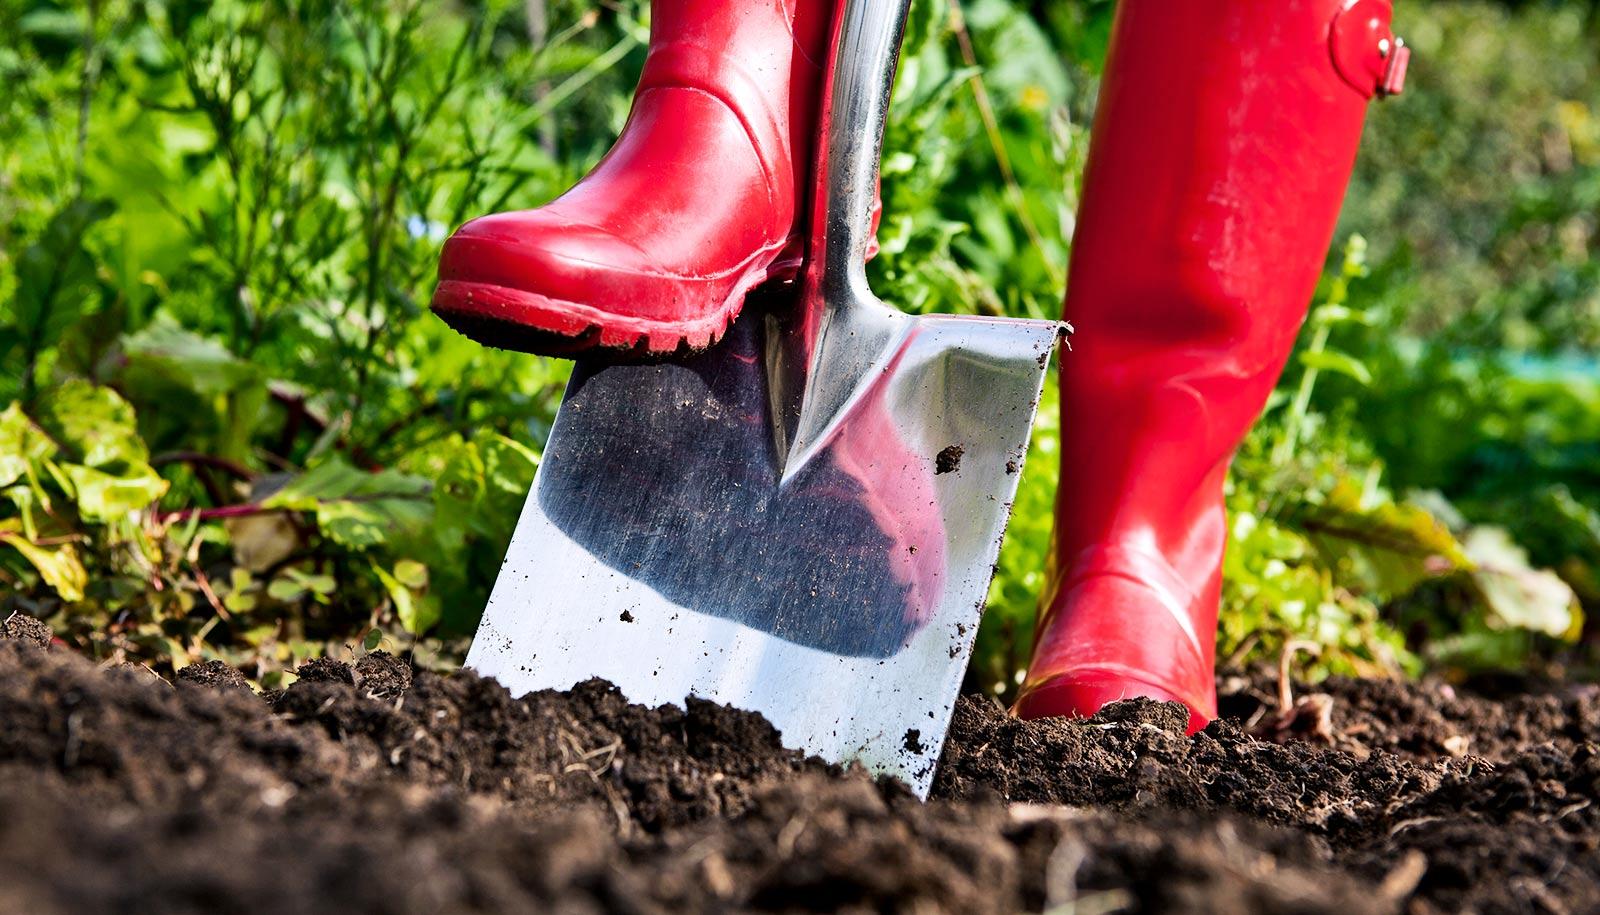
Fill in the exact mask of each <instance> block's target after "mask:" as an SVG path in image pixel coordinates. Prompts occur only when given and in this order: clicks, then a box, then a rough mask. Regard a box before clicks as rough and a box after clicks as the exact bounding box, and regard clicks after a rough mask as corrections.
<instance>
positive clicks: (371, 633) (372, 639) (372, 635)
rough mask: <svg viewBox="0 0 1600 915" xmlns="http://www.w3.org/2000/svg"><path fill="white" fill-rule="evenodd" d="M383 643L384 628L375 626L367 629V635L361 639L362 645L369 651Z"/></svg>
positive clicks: (374, 649)
mask: <svg viewBox="0 0 1600 915" xmlns="http://www.w3.org/2000/svg"><path fill="white" fill-rule="evenodd" d="M382 644H383V630H382V629H379V628H378V627H376V626H374V627H372V628H371V629H368V630H367V637H366V638H364V639H362V640H361V647H362V648H365V649H366V650H368V651H376V650H377V649H378V646H379V645H382Z"/></svg>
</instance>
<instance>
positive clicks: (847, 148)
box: [811, 0, 911, 298]
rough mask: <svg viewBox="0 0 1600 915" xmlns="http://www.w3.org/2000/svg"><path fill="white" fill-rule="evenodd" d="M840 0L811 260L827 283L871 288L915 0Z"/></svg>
mask: <svg viewBox="0 0 1600 915" xmlns="http://www.w3.org/2000/svg"><path fill="white" fill-rule="evenodd" d="M839 6H840V7H841V8H840V9H837V10H836V11H835V13H834V42H833V47H834V52H833V66H832V67H830V68H829V71H828V77H827V82H826V84H825V86H824V91H823V96H822V98H823V102H822V116H821V119H820V123H821V136H822V138H823V142H822V143H821V144H820V147H819V149H818V154H817V163H816V165H817V168H816V174H817V187H816V193H814V194H813V195H812V200H813V207H814V210H813V212H812V214H811V233H812V234H811V262H812V269H813V270H819V271H820V276H819V277H818V279H820V280H821V282H820V283H819V285H820V286H821V287H822V288H823V289H827V288H829V287H836V285H837V284H838V283H840V282H841V281H843V282H845V283H849V284H852V285H853V284H854V281H858V282H859V283H860V284H861V285H860V287H859V288H863V289H864V288H865V283H866V267H865V263H866V258H867V247H868V245H869V244H870V242H871V239H872V205H873V201H874V199H875V198H876V196H877V185H878V165H879V159H880V157H881V156H882V155H883V130H884V125H885V123H886V122H887V120H888V115H889V96H890V95H891V93H892V92H893V91H894V77H895V70H896V68H897V67H898V66H899V62H900V38H901V35H902V33H903V32H904V31H905V24H906V12H907V10H908V9H909V8H910V6H911V2H910V0H840V4H839ZM829 298H831V297H829Z"/></svg>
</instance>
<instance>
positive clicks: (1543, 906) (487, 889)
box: [0, 617, 1600, 915]
mask: <svg viewBox="0 0 1600 915" xmlns="http://www.w3.org/2000/svg"><path fill="white" fill-rule="evenodd" d="M1221 686H1222V688H1223V702H1222V705H1223V715H1224V717H1223V719H1221V720H1219V721H1217V722H1214V723H1213V724H1212V725H1211V726H1210V727H1208V728H1206V729H1205V730H1204V731H1202V732H1200V733H1199V734H1196V735H1194V736H1193V737H1186V736H1184V724H1185V720H1186V715H1185V713H1184V712H1183V710H1182V709H1181V708H1180V707H1178V706H1176V705H1162V704H1160V703H1155V702H1150V701H1146V700H1134V701H1129V702H1121V703H1116V704H1114V705H1112V706H1109V707H1108V708H1106V709H1105V710H1104V711H1103V712H1101V714H1099V715H1097V716H1095V717H1094V718H1091V719H1086V720H1051V721H1038V722H1022V721H1018V720H1016V719H1014V718H1012V717H1010V716H1008V715H1007V714H1006V713H1005V711H1004V709H1002V708H1001V707H1000V706H999V705H997V704H996V703H994V702H993V701H992V700H988V699H983V698H976V697H967V698H963V699H962V700H961V701H960V704H959V705H958V707H957V709H956V715H955V721H954V724H953V726H952V728H951V732H950V737H949V740H948V741H947V743H946V747H945V751H944V757H943V760H942V762H941V765H940V769H939V773H938V777H937V781H936V783H935V787H934V795H933V799H932V800H931V801H929V802H928V803H922V802H919V801H918V800H916V799H915V798H914V797H912V796H911V795H910V794H909V793H908V792H907V791H906V789H905V788H904V787H903V786H901V785H899V784H898V783H895V782H891V781H886V780H874V779H871V778H869V777H868V776H867V775H866V774H864V773H863V772H861V771H859V770H858V769H844V768H840V767H836V766H829V765H826V764H823V763H821V762H819V761H817V760H814V759H808V758H805V757H803V756H801V755H800V754H797V753H793V752H790V751H787V750H785V749H783V747H782V746H781V744H780V742H779V735H778V734H777V732H776V731H775V730H774V729H773V728H772V727H771V726H770V725H769V724H768V723H767V722H766V721H765V720H763V719H762V718H761V717H760V716H757V715H753V714H749V713H744V712H739V711H734V710H731V709H728V708H725V707H722V706H718V705H715V704H712V703H707V702H701V701H698V700H694V699H690V700H689V701H688V703H687V706H688V707H687V709H677V708H674V707H662V708H658V709H648V708H644V707H641V706H636V705H630V704H629V703H628V702H627V701H626V700H625V699H624V698H623V697H622V696H621V695H620V694H619V693H618V692H617V691H616V690H615V689H614V688H612V687H610V686H609V685H607V684H605V683H601V682H590V683H585V684H582V685H580V686H578V687H576V688H574V689H573V690H571V691H570V692H564V693H555V692H543V693H535V694H532V695H529V696H526V697H523V698H521V699H513V698H511V697H510V695H509V694H507V693H506V691H505V690H504V689H503V688H501V687H500V686H499V685H498V684H496V683H494V682H492V681H488V680H483V679H480V678H478V677H475V676H473V675H471V674H457V675H453V676H439V675H436V674H431V673H427V672H413V671H412V670H411V668H410V667H409V666H408V665H407V664H406V663H405V661H404V660H403V659H400V658H396V657H392V656H390V655H387V654H385V653H382V652H373V653H372V654H369V655H365V656H363V657H362V658H360V660H359V661H358V662H357V663H355V664H353V665H350V664H345V663H343V662H340V661H336V660H319V661H313V662H310V663H308V664H306V665H305V666H303V667H302V668H301V670H300V679H299V680H298V681H297V682H295V683H294V684H293V685H292V686H290V687H289V688H288V689H287V690H284V691H282V692H276V693H273V694H270V695H265V696H262V695H256V694H254V693H253V692H252V691H251V690H250V688H249V685H248V684H247V683H246V682H245V681H244V679H243V677H241V676H240V675H239V673H238V672H237V671H233V670H230V669H229V668H227V667H226V666H224V665H220V664H215V663H209V664H201V665H195V666H193V667H191V668H188V669H186V670H185V672H184V673H183V675H181V676H180V677H179V678H178V679H177V682H175V683H168V682H166V681H164V680H161V679H159V678H157V677H155V676H153V675H151V674H150V673H149V672H148V671H147V670H143V669H140V668H115V667H112V668H102V667H96V666H95V665H93V664H92V663H90V662H89V661H87V660H85V659H83V658H81V657H78V656H76V655H74V654H72V653H70V652H68V651H65V650H63V649H62V648H60V647H59V645H57V646H55V647H52V645H51V639H50V637H49V631H48V629H45V628H44V627H43V626H41V625H38V624H37V623H36V621H31V620H26V619H25V618H21V617H13V618H12V619H10V620H7V621H5V622H4V623H3V625H0V913H12V912H18V913H30V915H32V913H37V915H51V913H88V912H128V913H133V912H138V913H202V912H203V913H213V912H229V913H257V912H259V913H274V915H282V913H300V912H329V913H333V912H340V913H350V912H375V913H455V912H485V913H500V912H533V911H547V910H555V911H562V912H600V911H622V912H639V913H648V912H679V911H719V912H724V911H749V910H768V911H771V910H784V911H801V910H809V911H836V910H849V911H908V912H912V911H914V912H939V911H958V912H996V913H1000V912H1020V911H1052V912H1077V913H1091V912H1094V913H1104V912H1116V911H1131V912H1147V911H1150V912H1153V911H1181V912H1197V911H1217V912H1251V911H1256V912H1329V913H1338V915H1357V913H1366V912H1412V913H1432V912H1581V911H1595V910H1597V909H1600V804H1597V803H1596V799H1597V793H1600V752H1597V744H1600V689H1597V688H1596V687H1594V686H1591V685H1581V686H1579V685H1553V686H1542V687H1537V688H1521V689H1518V688H1514V687H1503V686H1502V687H1501V688H1497V689H1495V690H1493V691H1492V692H1473V691H1469V690H1466V689H1463V688H1452V687H1449V686H1447V685H1444V684H1440V683H1421V684H1407V683H1390V682H1376V681H1357V680H1333V681H1329V682H1327V683H1323V684H1320V685H1318V686H1317V687H1316V688H1315V690H1316V691H1315V692H1310V693H1307V692H1305V691H1297V693H1296V695H1298V696H1299V697H1300V698H1299V699H1298V701H1295V702H1293V703H1292V704H1291V706H1290V707H1289V708H1288V709H1287V710H1285V709H1283V708H1281V707H1280V699H1279V697H1278V694H1277V689H1278V684H1277V683H1275V682H1274V681H1273V679H1272V678H1271V677H1270V676H1268V675H1257V676H1243V675H1240V676H1233V677H1225V678H1223V680H1222V681H1221ZM908 739H927V735H918V736H916V737H915V738H909V737H908Z"/></svg>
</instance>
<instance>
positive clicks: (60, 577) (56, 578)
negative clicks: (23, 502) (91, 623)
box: [0, 518, 89, 603]
mask: <svg viewBox="0 0 1600 915" xmlns="http://www.w3.org/2000/svg"><path fill="white" fill-rule="evenodd" d="M0 542H4V543H7V544H10V545H11V547H12V548H13V549H15V550H16V551H17V552H19V553H21V554H22V556H23V558H24V559H26V560H28V562H29V563H30V564H31V565H32V566H33V567H34V569H36V570H37V571H38V572H39V577H40V578H42V579H44V583H45V584H47V585H49V586H50V587H52V588H54V589H55V592H56V594H58V595H60V597H61V599H62V600H64V601H67V602H68V603H72V602H75V601H80V600H83V589H84V588H85V587H86V586H88V584H89V573H88V571H87V570H85V569H84V567H83V563H82V562H81V561H80V560H79V559H78V551H77V550H76V549H75V548H74V547H73V545H72V544H70V543H63V544H61V545H60V546H55V547H44V546H40V545H38V544H36V543H34V542H32V541H30V540H29V539H28V538H27V537H25V536H23V535H22V522H21V520H20V519H17V518H7V519H5V520H3V521H0Z"/></svg>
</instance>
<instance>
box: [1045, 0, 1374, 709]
mask: <svg viewBox="0 0 1600 915" xmlns="http://www.w3.org/2000/svg"><path fill="white" fill-rule="evenodd" d="M1350 5H1353V6H1354V7H1355V8H1353V9H1349V10H1345V7H1346V6H1350ZM1388 16H1389V5H1388V3H1387V2H1383V0H1359V2H1358V3H1354V4H1351V3H1347V2H1344V0H1123V2H1122V3H1121V5H1120V6H1119V8H1118V13H1117V21H1116V25H1115V29H1114V34H1113V38H1112V46H1111V52H1110V56H1109V59H1108V60H1107V64H1106V75H1105V82H1104V85H1103V87H1102V89H1101V95H1100V104H1099V110H1098V112H1097V115H1096V118H1095V125H1094V133H1093V139H1092V143H1091V149H1090V155H1089V163H1088V171H1087V173H1086V176H1085V182H1084V195H1083V206H1082V209H1081V212H1080V213H1079V222H1078V230H1077V236H1076V239H1075V242H1074V245H1073V252H1072V265H1071V274H1070V276H1071V279H1070V285H1069V290H1068V294H1067V300H1066V306H1065V314H1066V317H1067V318H1068V319H1069V320H1071V321H1072V322H1073V324H1074V326H1075V327H1076V328H1077V331H1078V333H1077V334H1076V336H1075V337H1074V339H1073V352H1071V353H1070V354H1067V355H1066V356H1065V358H1063V360H1062V371H1061V411H1062V430H1063V441H1062V454H1061V461H1062V468H1061V483H1060V490H1059V494H1058V503H1057V524H1056V554H1055V556H1054V561H1055V570H1054V574H1053V575H1052V579H1053V580H1054V581H1055V583H1056V584H1055V593H1053V594H1052V595H1050V596H1049V603H1048V606H1047V608H1046V611H1045V613H1044V614H1043V615H1042V617H1041V623H1040V628H1039V632H1038V644H1037V646H1036V648H1035V650H1034V659H1033V664H1032V665H1031V667H1030V670H1029V677H1028V681H1027V683H1026V684H1025V686H1024V691H1023V696H1022V698H1021V699H1020V700H1019V701H1018V704H1017V711H1018V713H1019V714H1021V715H1023V716H1025V717H1033V716H1038V715H1052V714H1084V715H1087V714H1092V713H1094V712H1095V711H1097V710H1098V709H1099V707H1100V706H1101V705H1102V704H1104V703H1105V702H1108V701H1111V700H1114V699H1118V698H1123V697H1131V696H1141V695H1142V696H1151V697H1154V698H1161V699H1176V700H1178V701H1181V702H1183V703H1185V704H1186V705H1188V706H1189V708H1190V710H1191V712H1192V713H1193V718H1192V719H1191V723H1192V724H1193V725H1194V726H1196V727H1198V726H1200V725H1202V724H1203V723H1204V720H1205V719H1208V718H1210V717H1212V716H1214V715H1215V714H1216V693H1215V685H1214V675H1213V663H1214V654H1215V638H1216V619H1217V603H1218V598H1219V592H1220V567H1221V560H1222V549H1223V544H1224V541H1225V539H1226V527H1225V525H1226V521H1225V518H1224V513H1223V507H1222V485H1223V478H1224V476H1225V475H1226V473H1227V467H1228V461H1229V459H1230V458H1231V457H1232V454H1233V451H1234V449H1235V448H1236V447H1237V446H1238V443H1239V441H1240V440H1241V439H1242V438H1243V436H1244V434H1245V432H1246V430H1248V428H1249V426H1250V424H1251V423H1252V422H1253V421H1254V419H1255V418H1256V416H1257V415H1258V414H1259V412H1260V410H1261V408H1262V405H1263V404H1264V403H1265V401H1266V398H1267V395H1268V393H1269V392H1270V391H1271V389H1272V386H1273V384H1274V383H1275V381H1276V380H1277V377H1278V375H1279V373H1280V372H1281V371H1282V368H1283V364H1284V361H1285V359H1286V358H1287V356H1288V354H1289V351H1290V349H1291V348H1292V346H1293V344H1294V340H1295V336H1296V334H1297V332H1298V330H1299V328H1300V324H1301V322H1302V321H1303V320H1304V317H1305V311H1306V306H1307V304H1308V302H1309V300H1310V298H1311V296H1312V294H1313V293H1314V291H1315V287H1316V282H1317V276H1318V274H1319V272H1320V269H1321V266H1322V262H1323V258H1324V256H1325V254H1326V251H1327V248H1328V244H1329V242H1330V240H1331V237H1332V233H1333V228H1334V223H1335V220H1336V218H1337V216H1338V213H1339V205H1340V202H1341V200H1342V199H1343V196H1344V191H1345V186H1346V183H1347V182H1348V180H1349V175H1350V170H1351V168H1352V165H1353V163H1354V161H1355V155H1356V146H1357V143H1358V140H1359V137H1360V133H1361V122H1362V118H1363V115H1364V113H1365V110H1366V106H1367V100H1368V98H1369V97H1370V96H1372V95H1373V94H1374V93H1375V92H1376V91H1378V90H1379V89H1380V88H1385V86H1384V85H1383V80H1384V78H1385V77H1389V79H1390V82H1389V83H1388V84H1387V87H1386V88H1387V89H1388V90H1389V91H1397V90H1398V88H1399V86H1398V80H1399V77H1400V75H1402V74H1403V65H1404V51H1403V49H1401V48H1399V46H1398V45H1396V44H1395V43H1394V42H1393V36H1392V35H1390V34H1389V31H1388ZM1352 17H1353V18H1352ZM1336 20H1338V24H1337V25H1336V24H1335V23H1336ZM1352 36H1353V37H1352ZM1385 40H1387V41H1388V44H1384V43H1383V42H1384V41H1385ZM1336 55H1337V56H1339V57H1340V61H1339V62H1338V63H1336V61H1335V56H1336ZM1344 72H1349V73H1352V74H1354V76H1353V77H1352V78H1350V79H1347V78H1346V76H1344V75H1341V74H1342V73H1344ZM1368 74H1371V75H1368Z"/></svg>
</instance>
